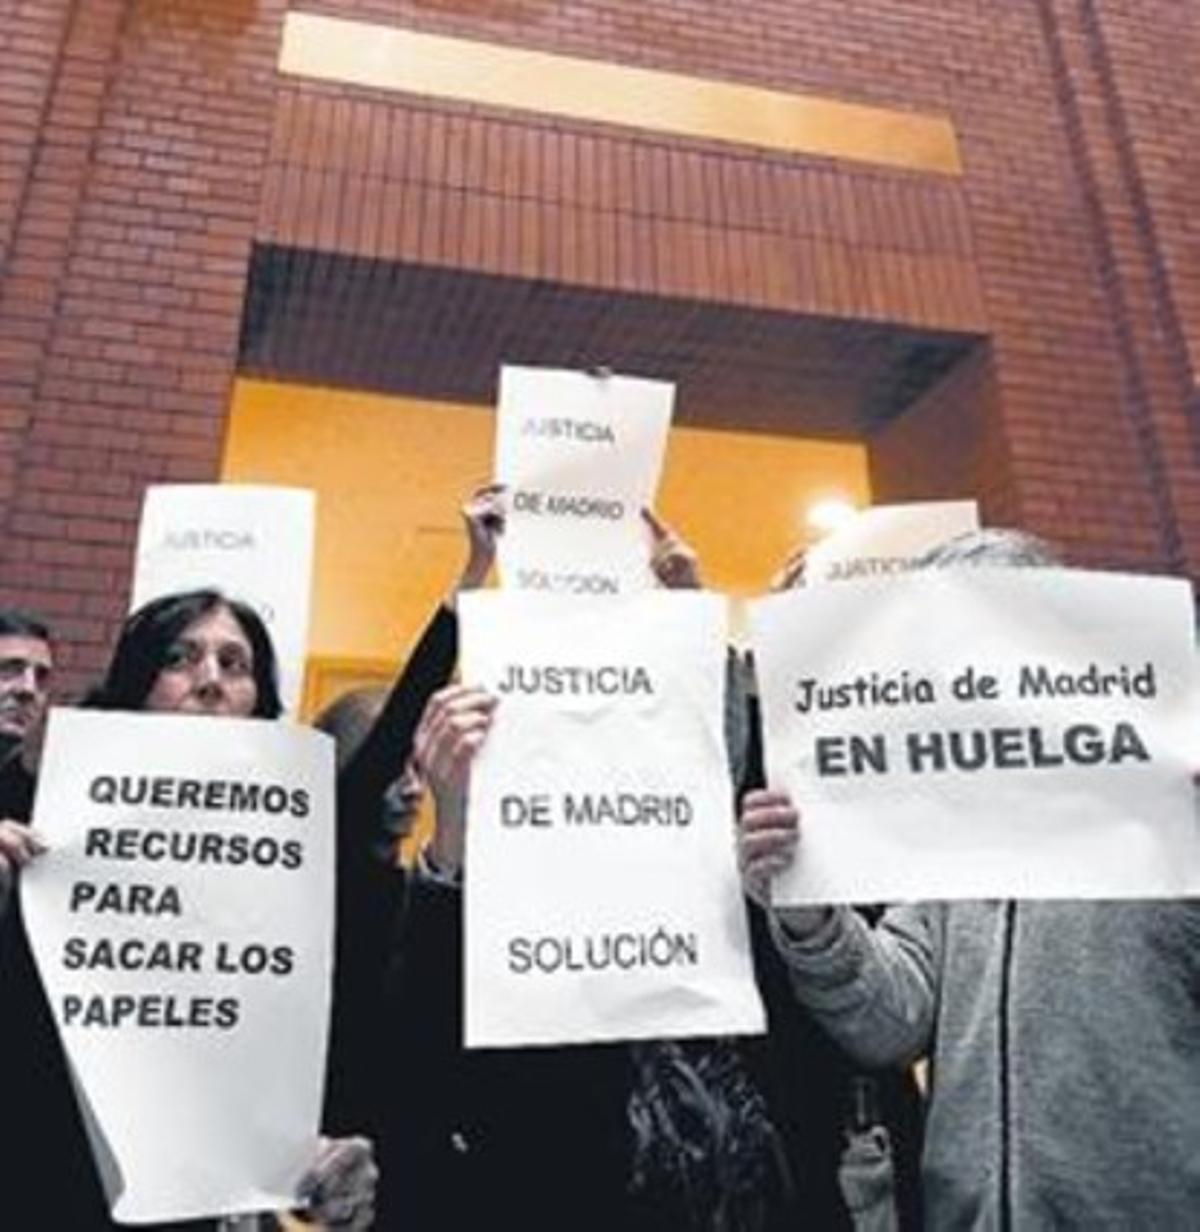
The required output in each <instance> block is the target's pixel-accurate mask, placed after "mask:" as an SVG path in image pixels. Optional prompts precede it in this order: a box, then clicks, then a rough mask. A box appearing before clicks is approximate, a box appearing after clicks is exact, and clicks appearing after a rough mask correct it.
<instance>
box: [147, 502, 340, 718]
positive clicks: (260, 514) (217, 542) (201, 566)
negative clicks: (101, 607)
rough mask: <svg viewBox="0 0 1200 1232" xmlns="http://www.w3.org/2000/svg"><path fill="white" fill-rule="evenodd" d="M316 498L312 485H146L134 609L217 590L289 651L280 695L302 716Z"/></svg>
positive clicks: (281, 653)
mask: <svg viewBox="0 0 1200 1232" xmlns="http://www.w3.org/2000/svg"><path fill="white" fill-rule="evenodd" d="M315 526H316V497H315V495H314V493H312V492H310V491H308V490H307V489H303V488H278V487H256V486H253V485H248V484H202V483H196V484H190V483H189V484H159V485H155V486H152V487H149V488H147V489H146V499H145V501H144V502H143V504H142V521H141V526H140V527H139V530H138V546H137V557H136V561H135V565H134V576H133V593H132V596H131V599H130V610H131V611H132V610H135V609H137V608H139V607H141V606H142V604H144V603H148V602H149V601H150V600H151V599H157V598H158V597H159V596H161V595H169V594H174V593H176V592H178V591H182V590H196V589H198V588H201V587H215V588H216V589H217V590H220V591H223V592H224V593H225V594H226V595H228V596H229V597H230V598H231V599H240V600H242V602H244V603H248V604H249V605H250V606H251V607H252V608H254V610H255V611H256V612H257V613H258V614H259V616H261V617H262V621H263V624H265V625H266V626H267V629H268V631H269V632H270V634H271V641H272V643H273V644H274V646H275V651H276V654H277V655H278V657H279V695H280V697H281V698H282V699H283V704H284V707H285V709H287V710H288V711H291V712H295V710H296V709H297V707H298V706H299V703H300V695H301V690H302V688H303V684H304V660H305V655H306V654H307V651H308V623H309V606H310V597H311V591H312V569H313V543H314V536H315V533H316V532H315Z"/></svg>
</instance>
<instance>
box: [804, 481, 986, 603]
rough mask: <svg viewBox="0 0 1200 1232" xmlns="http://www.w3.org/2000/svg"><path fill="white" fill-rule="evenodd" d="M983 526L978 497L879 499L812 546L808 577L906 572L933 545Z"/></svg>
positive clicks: (811, 580)
mask: <svg viewBox="0 0 1200 1232" xmlns="http://www.w3.org/2000/svg"><path fill="white" fill-rule="evenodd" d="M978 528H979V510H978V508H977V506H976V504H975V502H974V501H920V502H914V503H913V504H907V505H873V506H871V507H870V508H869V509H860V510H859V511H858V512H857V513H856V514H854V516H853V517H851V518H849V519H848V520H847V521H846V522H845V523H843V524H842V525H841V526H839V527H838V528H837V529H836V530H835V531H833V532H832V533H831V534H829V535H827V536H826V537H825V538H824V539H821V540H820V541H819V542H818V543H815V544H814V545H813V546H812V547H811V548H809V549H808V551H807V552H806V553H805V557H804V581H805V584H806V585H809V586H815V585H820V584H821V583H822V582H842V581H848V580H850V579H853V578H870V577H888V576H891V575H894V574H899V573H904V572H906V571H907V570H908V569H909V568H911V566H912V564H913V562H914V561H915V560H916V559H917V557H919V556H921V555H922V554H923V553H925V552H927V551H928V550H929V549H930V548H932V547H936V546H937V545H938V544H939V543H945V542H946V540H948V539H953V538H955V536H957V535H962V534H965V533H966V532H967V531H971V530H977V529H978Z"/></svg>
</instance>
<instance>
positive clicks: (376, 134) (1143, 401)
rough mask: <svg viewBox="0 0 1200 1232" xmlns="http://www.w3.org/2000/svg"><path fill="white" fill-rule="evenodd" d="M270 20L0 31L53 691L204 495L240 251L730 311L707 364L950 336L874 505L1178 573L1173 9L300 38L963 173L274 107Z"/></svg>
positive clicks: (547, 11) (1190, 245) (1195, 206)
mask: <svg viewBox="0 0 1200 1232" xmlns="http://www.w3.org/2000/svg"><path fill="white" fill-rule="evenodd" d="M285 7H286V5H285V0H257V2H254V0H124V2H122V0H89V3H87V4H73V3H68V2H67V0H0V69H2V70H3V71H2V72H0V252H2V253H3V257H4V261H5V266H4V274H3V282H2V283H0V440H2V443H3V456H2V458H0V518H3V522H4V532H5V533H4V538H3V544H2V548H0V569H2V579H0V598H3V599H4V600H20V601H22V602H25V603H29V604H32V605H35V606H37V607H39V608H41V609H42V610H43V611H44V612H45V613H46V614H47V615H48V616H50V617H51V618H52V619H54V620H55V621H56V622H57V623H58V624H59V626H60V627H61V628H62V629H63V630H64V632H65V634H66V637H67V640H68V642H69V645H70V650H71V653H72V655H73V664H74V672H75V675H76V676H82V674H83V673H84V672H85V671H86V670H89V669H92V668H94V667H95V666H96V664H97V663H98V661H99V659H100V656H101V654H102V647H103V646H104V644H105V642H106V639H107V638H108V637H109V636H110V634H111V629H112V625H113V621H114V620H115V619H116V617H117V616H118V614H119V612H120V609H121V600H122V596H123V594H124V592H125V586H126V583H127V578H128V570H129V564H130V555H131V546H132V536H133V531H134V519H135V517H136V513H137V507H138V500H139V497H140V492H141V488H142V486H143V485H144V484H145V483H146V482H149V481H153V480H157V479H211V478H213V477H214V475H215V470H216V466H217V459H218V455H219V450H220V443H221V434H222V425H223V417H224V413H225V408H226V405H227V399H228V389H229V383H230V380H231V378H232V376H233V373H234V371H235V368H236V365H237V363H238V354H239V350H238V348H239V327H240V325H241V316H242V304H243V300H244V298H245V295H246V290H247V284H248V281H249V279H250V271H251V270H252V268H254V263H252V262H251V253H252V249H253V246H254V245H255V244H256V243H257V244H258V245H259V250H260V251H265V250H267V249H270V250H272V251H275V250H278V251H282V252H285V253H286V252H295V253H303V254H305V256H306V261H307V265H305V267H304V269H305V271H306V272H305V277H311V276H313V275H314V271H316V274H317V275H318V276H319V273H320V269H321V264H320V262H321V259H322V254H324V256H326V257H328V258H330V260H333V259H334V258H337V259H342V260H350V259H358V260H360V261H365V262H367V263H368V264H369V266H370V268H371V269H373V270H377V271H380V277H381V278H383V279H385V280H386V278H390V277H391V274H390V271H392V272H396V273H397V282H398V283H402V285H403V286H404V287H405V288H407V289H408V293H411V294H414V295H416V294H418V293H419V289H420V287H421V286H422V285H425V286H428V287H429V288H431V294H432V289H433V288H435V287H440V286H443V285H446V284H448V282H449V281H452V279H451V278H450V275H454V277H458V275H462V276H463V277H469V278H472V279H474V280H475V281H474V282H472V284H471V285H472V286H483V285H485V284H486V285H487V286H488V287H493V288H499V289H498V290H496V292H495V293H496V294H497V295H498V296H500V297H501V300H503V296H504V295H505V294H508V293H509V292H511V291H512V289H514V288H530V287H535V288H541V287H545V286H550V287H557V288H561V289H562V290H563V294H564V296H565V297H566V298H564V301H563V302H564V303H567V302H568V301H569V302H570V303H572V304H579V303H585V301H587V297H588V296H592V297H595V296H610V297H625V300H623V301H622V302H627V303H628V305H629V309H628V312H629V314H631V315H629V317H628V319H629V320H633V319H634V318H635V317H636V314H637V312H639V311H641V312H643V314H645V305H646V304H651V305H652V304H653V303H654V302H655V301H656V300H663V299H667V300H669V301H670V302H671V304H672V305H680V304H683V305H688V304H690V305H694V306H696V308H697V311H701V310H703V312H705V313H708V314H709V317H710V318H711V319H713V320H720V319H723V318H721V316H720V314H721V313H723V312H726V311H727V310H728V311H732V310H736V311H737V312H738V313H741V314H743V315H742V316H740V317H739V318H738V319H739V321H742V322H743V325H744V328H745V329H746V330H747V331H748V332H747V335H746V337H747V338H748V339H749V342H748V343H747V346H748V347H749V351H747V350H746V348H743V349H742V350H740V351H738V353H737V360H738V362H740V363H744V362H745V361H746V357H747V354H749V355H750V357H751V360H752V358H753V345H752V344H753V342H754V338H755V334H754V332H753V331H754V328H755V324H754V323H755V321H757V322H759V324H760V325H761V326H762V328H763V329H764V330H766V329H767V326H768V325H770V326H771V328H772V329H774V328H775V327H776V326H777V325H778V322H779V321H780V320H781V319H783V318H787V319H792V318H798V317H804V318H811V319H813V320H819V321H823V322H826V323H828V322H841V323H845V324H846V325H847V327H849V326H851V325H853V324H854V323H870V324H872V325H875V326H885V325H886V326H887V327H888V328H889V329H894V330H896V331H901V332H903V334H904V336H905V337H909V336H913V337H915V336H922V337H925V336H929V337H935V338H936V337H942V336H949V335H952V336H953V337H955V338H958V339H968V340H972V345H971V349H970V353H969V354H968V355H967V356H966V357H965V358H962V359H960V360H958V362H957V363H956V364H955V366H954V367H953V368H952V369H951V370H950V371H948V372H947V373H946V374H945V375H944V376H943V377H942V378H941V380H940V382H939V383H938V384H936V385H935V386H934V387H932V388H928V389H925V390H924V391H923V392H919V393H918V395H917V396H916V397H915V399H914V401H913V402H912V404H911V405H910V406H909V407H908V408H907V409H906V410H904V411H903V413H901V414H899V415H898V416H890V417H888V418H886V420H882V421H880V422H878V423H876V422H875V421H864V422H863V424H862V426H861V435H863V436H865V437H866V439H868V441H869V443H870V445H871V453H872V476H873V483H874V485H875V491H876V496H877V498H878V499H881V500H884V499H889V498H914V497H920V496H923V497H936V496H963V495H975V496H978V497H979V498H980V499H981V500H982V501H983V503H984V506H985V510H986V512H987V514H988V516H989V517H990V518H991V520H993V521H998V522H999V521H1003V522H1008V523H1016V524H1020V525H1023V526H1026V527H1028V528H1029V529H1031V530H1034V531H1039V532H1042V533H1045V534H1047V535H1049V536H1051V537H1053V538H1055V539H1057V540H1059V541H1060V542H1062V543H1063V544H1064V545H1065V546H1066V548H1067V549H1068V551H1069V552H1070V553H1071V554H1072V556H1073V557H1074V559H1076V560H1077V561H1079V562H1080V563H1085V564H1094V565H1105V566H1113V567H1122V568H1134V569H1157V570H1163V569H1168V570H1174V571H1180V572H1186V573H1188V574H1190V575H1192V576H1196V575H1197V574H1200V437H1198V433H1200V426H1198V418H1197V412H1198V411H1200V406H1198V402H1200V392H1198V389H1200V387H1198V385H1197V375H1198V372H1200V232H1198V231H1197V229H1196V224H1195V219H1196V218H1197V217H1200V154H1198V153H1197V150H1196V145H1195V140H1194V133H1195V132H1196V130H1197V127H1198V126H1200V86H1198V85H1197V83H1196V77H1195V68H1196V65H1197V64H1200V15H1198V14H1197V11H1196V9H1195V8H1194V6H1191V5H1184V4H1179V3H1176V2H1174V0H1086V2H1084V3H1080V2H1079V0H1069V2H1068V0H1012V2H1011V3H1005V4H1003V5H995V4H993V5H979V4H977V3H975V2H974V0H947V2H946V3H944V4H939V5H922V6H910V5H896V4H894V3H888V2H887V0H862V2H861V3H858V4H856V5H854V6H847V5H845V4H844V3H842V2H841V0H811V2H810V3H806V4H804V5H796V4H795V3H792V2H791V0H754V2H753V3H746V4H741V5H738V6H736V8H734V7H733V6H728V5H725V6H721V5H716V4H712V3H709V2H708V0H589V3H587V4H586V5H584V4H575V3H566V4H563V3H558V2H557V0H555V2H554V3H551V2H550V0H344V2H335V0H321V2H318V0H307V2H306V3H303V4H296V5H295V7H298V8H303V9H304V10H306V11H311V12H318V13H325V14H329V15H333V16H342V17H359V18H364V19H369V20H375V21H379V22H384V23H390V24H398V25H403V26H407V27H410V28H413V29H418V30H424V31H430V32H435V33H445V34H452V35H459V36H465V37H470V38H476V39H484V40H489V41H493V42H497V43H510V44H515V45H518V46H522V47H529V48H537V49H542V50H549V51H554V52H560V53H564V54H571V55H582V56H590V57H596V58H601V59H605V60H609V61H614V62H619V63H625V64H636V65H641V66H644V67H651V68H658V69H666V70H670V71H675V72H682V73H688V74H693V75H698V76H707V77H715V78H724V79H732V80H737V81H742V82H745V83H748V84H754V85H761V86H767V87H770V88H773V89H778V90H785V91H792V92H811V93H818V94H823V95H827V96H831V97H835V98H842V99H846V100H848V101H854V102H863V103H872V104H877V105H880V106H887V107H895V108H900V109H912V110H922V111H928V112H933V113H939V114H945V115H947V116H949V117H950V118H951V120H952V121H953V123H954V125H955V126H956V128H957V131H958V134H959V139H960V142H961V148H962V155H963V163H964V174H963V175H962V177H961V178H954V177H943V176H937V175H926V174H917V173H911V172H903V171H894V170H887V169H875V168H869V167H863V166H861V165H851V164H849V163H843V162H837V161H834V160H821V159H813V158H803V157H799V156H788V155H783V154H777V153H766V152H760V151H757V150H753V149H747V148H739V147H733V146H728V145H718V144H715V143H704V142H697V141H687V140H676V139H672V138H669V137H665V136H663V135H661V134H655V133H653V132H650V131H646V132H642V131H640V130H628V129H617V128H612V127H605V126H602V125H595V124H584V123H574V122H567V121H563V120H551V119H548V118H545V117H540V116H538V115H532V114H525V113H516V112H505V111H501V110H492V109H486V108H480V107H467V106H462V105H458V106H456V105H453V104H442V103H434V102H432V101H430V100H422V99H417V98H413V97H408V96H403V95H394V94H384V93H381V92H378V91H370V90H363V89H357V88H352V87H337V86H330V85H327V84H314V83H310V82H306V81H300V80H297V79H292V78H287V79H285V78H281V77H279V76H278V75H277V74H276V72H275V67H274V65H275V59H276V54H277V49H278V43H279V38H280V28H281V22H282V19H283V16H284V9H285ZM314 254H315V255H314ZM422 271H424V273H422ZM455 272H457V274H456V273H455ZM401 275H403V277H401ZM423 278H424V279H425V281H424V282H422V279H423ZM414 288H415V289H414ZM505 288H508V289H509V291H506V290H505ZM572 297H573V298H572ZM510 298H511V296H510ZM497 302H500V300H498V301H497ZM638 305H641V308H639V307H638ZM755 314H757V316H756V315H755ZM640 319H643V320H644V319H645V315H643V317H642V318H640ZM613 328H614V329H615V328H617V327H616V326H615V325H614V326H613ZM764 336H765V335H764ZM242 342H243V347H244V346H245V336H244V335H243V338H242ZM618 350H619V349H618ZM731 362H732V360H731ZM280 375H285V376H286V375H288V374H287V373H286V372H282V373H280ZM752 388H753V382H752V381H750V380H749V379H748V380H747V389H748V390H752ZM795 430H796V431H798V432H803V431H804V430H805V423H804V420H803V417H802V416H799V417H798V421H797V422H796V424H795Z"/></svg>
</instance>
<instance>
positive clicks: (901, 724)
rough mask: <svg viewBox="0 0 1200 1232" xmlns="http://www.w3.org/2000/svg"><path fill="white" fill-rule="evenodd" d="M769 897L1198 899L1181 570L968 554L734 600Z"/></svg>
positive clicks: (1198, 842) (1187, 598) (1199, 845)
mask: <svg viewBox="0 0 1200 1232" xmlns="http://www.w3.org/2000/svg"><path fill="white" fill-rule="evenodd" d="M751 619H752V625H753V630H754V646H755V657H756V662H757V667H758V679H759V681H760V688H761V695H762V703H763V719H764V725H765V727H764V730H765V738H766V751H767V766H768V779H769V782H770V784H771V786H773V787H776V788H782V789H786V790H787V791H789V792H790V793H791V795H792V797H793V799H794V800H795V802H796V804H797V806H798V807H799V809H800V811H801V817H802V821H801V826H802V831H803V841H802V843H801V853H802V854H801V857H800V858H798V859H797V861H796V863H795V865H794V866H793V867H792V868H791V869H790V870H789V871H788V872H787V873H785V874H783V875H782V876H780V877H779V878H778V879H777V880H776V883H775V885H774V890H773V895H774V901H775V902H777V903H785V904H787V903H818V902H846V901H850V902H894V901H900V900H909V899H938V898H951V899H954V898H1153V897H1159V896H1186V895H1197V894H1200V831H1198V830H1197V826H1196V822H1195V815H1194V808H1195V805H1194V789H1193V786H1192V778H1191V776H1192V772H1193V770H1194V768H1195V757H1194V750H1195V747H1196V735H1195V733H1196V725H1197V721H1198V720H1200V714H1198V712H1197V706H1196V702H1197V698H1196V690H1195V650H1194V643H1193V634H1192V619H1193V617H1192V599H1191V590H1190V587H1189V586H1188V584H1187V583H1186V582H1182V581H1179V580H1176V579H1167V578H1142V577H1132V576H1124V575H1117V574H1098V573H1084V572H1077V571H1070V570H1058V569H1053V570H1052V569H1008V568H991V569H989V568H980V567H965V568H958V569H942V570H934V571H930V572H922V573H919V574H910V575H908V576H907V577H904V578H900V579H897V580H893V581H890V582H889V581H869V582H845V583H842V584H839V585H836V586H822V587H817V588H815V589H813V590H807V591H805V590H801V591H793V592H790V593H788V594H786V595H779V596H774V597H772V598H769V599H764V600H760V601H759V602H757V603H756V604H754V605H753V608H752V612H751Z"/></svg>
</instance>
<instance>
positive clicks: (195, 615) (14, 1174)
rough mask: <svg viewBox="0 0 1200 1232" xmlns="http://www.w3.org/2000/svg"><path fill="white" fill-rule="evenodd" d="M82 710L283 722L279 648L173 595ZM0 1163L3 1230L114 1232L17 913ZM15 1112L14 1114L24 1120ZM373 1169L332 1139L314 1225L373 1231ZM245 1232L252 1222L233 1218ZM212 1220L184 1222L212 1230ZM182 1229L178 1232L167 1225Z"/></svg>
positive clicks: (308, 1192)
mask: <svg viewBox="0 0 1200 1232" xmlns="http://www.w3.org/2000/svg"><path fill="white" fill-rule="evenodd" d="M84 705H85V706H88V707H91V708H94V709H101V710H134V711H145V712H149V713H157V714H206V715H213V716H219V717H225V718H262V719H274V718H277V717H278V716H279V714H280V712H281V710H282V705H281V703H280V700H279V688H278V683H277V667H276V660H275V651H274V649H273V647H272V645H271V638H270V635H269V634H268V633H267V630H266V628H265V627H264V625H263V623H262V620H261V619H260V618H259V616H258V615H257V613H255V612H254V611H253V610H252V609H251V608H249V607H247V606H246V605H245V604H243V603H239V602H237V601H236V600H233V599H228V598H226V597H225V596H224V595H222V594H221V593H220V592H219V591H216V590H208V589H205V590H195V591H189V592H187V593H184V594H173V595H167V596H164V597H163V598H160V599H155V600H153V601H152V602H150V603H147V604H146V605H145V606H144V607H142V608H140V609H139V610H138V611H137V612H135V613H134V614H133V615H132V616H130V617H129V619H128V620H127V621H126V622H125V624H124V626H123V627H122V629H121V633H120V636H119V637H118V639H117V644H116V648H115V650H114V651H113V656H112V661H111V663H110V665H109V668H108V671H107V673H106V674H105V676H104V679H103V680H102V681H101V683H100V684H99V685H98V686H96V687H95V688H94V689H93V690H91V692H90V693H89V694H88V696H87V698H86V699H85V701H84ZM0 924H2V926H0V1055H3V1056H6V1057H10V1058H14V1063H13V1064H12V1065H10V1066H9V1067H8V1077H7V1078H6V1080H5V1085H4V1103H5V1108H6V1109H9V1110H12V1111H10V1113H9V1115H8V1116H7V1117H4V1118H0V1135H2V1137H3V1143H2V1148H0V1160H3V1166H4V1169H5V1176H6V1177H10V1178H11V1183H10V1184H9V1185H8V1186H6V1196H5V1199H4V1203H3V1206H2V1207H0V1209H2V1210H3V1214H4V1226H5V1227H9V1226H11V1227H13V1228H22V1229H24V1228H29V1229H33V1228H56V1229H57V1228H62V1229H67V1228H69V1229H71V1230H72V1232H93V1230H94V1232H109V1229H112V1228H115V1226H116V1225H114V1224H112V1222H111V1221H110V1219H109V1216H108V1211H107V1204H106V1202H105V1198H104V1193H103V1190H102V1187H101V1184H100V1179H99V1176H98V1174H97V1171H96V1167H95V1164H94V1163H93V1158H92V1152H91V1150H90V1148H89V1145H88V1141H87V1135H86V1133H85V1130H84V1124H83V1116H82V1115H81V1113H80V1108H79V1105H78V1104H77V1101H76V1097H75V1093H74V1092H73V1091H72V1089H71V1085H72V1084H71V1080H70V1077H69V1073H68V1066H67V1062H66V1058H65V1056H64V1054H63V1051H62V1047H61V1044H60V1042H59V1038H58V1033H57V1030H56V1028H55V1024H54V1019H53V1015H52V1012H51V1010H50V1006H49V1004H48V1002H47V1000H46V996H45V993H44V991H43V990H42V987H41V984H40V981H39V980H38V976H37V972H36V969H35V967H34V964H33V959H32V956H31V954H30V951H29V944H28V939H27V937H26V935H25V928H24V923H23V920H22V918H21V913H20V909H19V905H16V906H15V907H14V909H12V910H10V911H9V912H8V914H7V916H6V918H5V919H4V920H3V921H2V922H0ZM16 1110H19V1112H17V1111H16ZM375 1177H376V1171H375V1166H374V1163H373V1160H372V1152H371V1146H370V1144H369V1143H368V1142H367V1141H366V1140H365V1139H363V1138H340V1139H331V1138H326V1139H323V1140H322V1141H321V1144H320V1147H319V1149H318V1153H317V1157H316V1158H315V1160H314V1161H313V1164H312V1166H311V1168H310V1170H309V1173H308V1175H307V1177H306V1178H305V1181H304V1183H303V1187H302V1188H303V1190H304V1194H305V1196H307V1198H308V1200H309V1203H310V1206H309V1213H310V1214H311V1216H312V1218H314V1219H319V1220H320V1221H321V1223H322V1224H324V1225H325V1226H326V1227H329V1228H336V1229H341V1230H342V1232H354V1230H358V1229H364V1228H367V1227H369V1226H370V1224H371V1221H372V1216H373V1212H372V1203H373V1196H374V1185H375ZM230 1223H232V1226H236V1227H243V1226H250V1225H252V1223H253V1220H250V1221H247V1220H235V1221H226V1222H225V1226H230ZM212 1226H213V1225H212V1223H211V1221H209V1222H205V1223H200V1224H188V1225H186V1227H187V1228H189V1229H192V1228H194V1229H200V1228H206V1229H211V1228H212ZM170 1227H171V1228H172V1229H175V1232H182V1229H183V1228H184V1227H185V1225H183V1224H172V1225H170Z"/></svg>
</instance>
